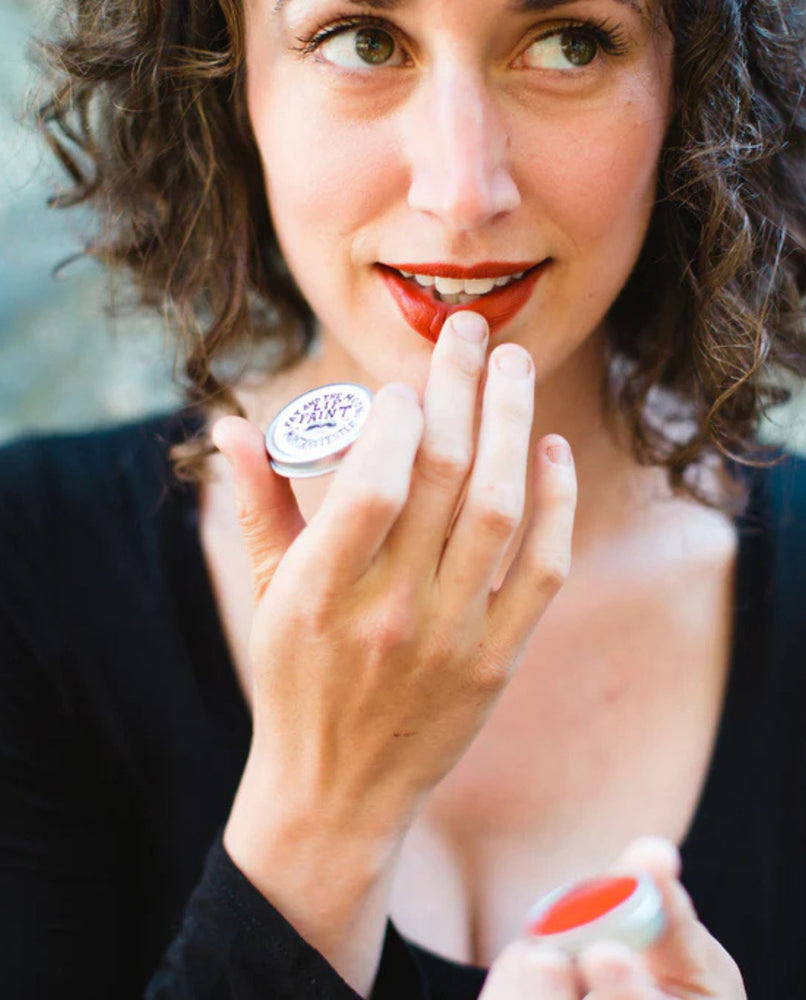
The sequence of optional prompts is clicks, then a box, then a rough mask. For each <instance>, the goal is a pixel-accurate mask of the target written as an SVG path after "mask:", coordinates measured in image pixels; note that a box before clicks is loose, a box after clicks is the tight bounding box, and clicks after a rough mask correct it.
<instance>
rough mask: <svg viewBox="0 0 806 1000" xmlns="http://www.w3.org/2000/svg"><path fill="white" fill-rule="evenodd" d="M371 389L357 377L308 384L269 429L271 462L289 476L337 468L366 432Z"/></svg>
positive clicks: (283, 409) (321, 473) (273, 466)
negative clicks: (328, 383)
mask: <svg viewBox="0 0 806 1000" xmlns="http://www.w3.org/2000/svg"><path fill="white" fill-rule="evenodd" d="M371 403H372V393H371V392H370V390H369V389H368V388H367V387H366V386H365V385H359V384H358V383H355V382H334V383H332V384H331V385H320V386H319V387H318V388H316V389H309V390H308V392H304V393H303V394H302V395H301V396H297V398H296V399H292V400H291V402H290V403H288V405H287V406H284V407H283V408H282V410H280V412H279V413H278V414H277V416H276V417H275V418H274V419H273V420H272V422H271V424H270V425H269V429H268V430H267V431H266V450H267V451H268V453H269V460H270V462H271V467H272V468H273V469H274V471H275V472H277V473H279V474H280V475H281V476H287V477H288V478H289V479H306V478H309V477H311V476H322V475H324V474H325V473H326V472H332V471H333V469H335V468H336V466H337V465H338V464H339V462H340V461H341V460H342V458H343V457H344V455H345V454H346V452H347V451H348V450H349V448H350V445H352V444H353V442H354V441H355V439H356V438H357V437H358V435H359V434H360V433H361V428H362V427H363V426H364V421H365V420H366V419H367V415H368V414H369V408H370V405H371Z"/></svg>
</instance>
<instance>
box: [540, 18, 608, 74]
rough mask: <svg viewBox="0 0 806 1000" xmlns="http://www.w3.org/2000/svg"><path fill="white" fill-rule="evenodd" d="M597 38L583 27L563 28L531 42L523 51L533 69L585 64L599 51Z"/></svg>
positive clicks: (561, 67) (564, 67)
mask: <svg viewBox="0 0 806 1000" xmlns="http://www.w3.org/2000/svg"><path fill="white" fill-rule="evenodd" d="M599 48H600V44H599V41H598V39H596V38H595V37H594V35H593V34H592V33H591V32H590V31H586V30H585V29H583V28H563V29H562V30H560V31H555V32H553V33H552V34H550V35H544V36H543V38H538V39H537V41H535V42H533V43H532V44H531V45H530V46H529V48H528V49H527V50H526V52H525V53H524V61H525V62H526V65H527V66H529V67H531V68H533V69H560V70H567V69H569V67H573V66H577V67H582V66H587V65H589V64H590V63H592V62H593V60H594V59H595V58H596V56H597V55H598V53H599Z"/></svg>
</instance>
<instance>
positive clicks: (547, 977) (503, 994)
mask: <svg viewBox="0 0 806 1000" xmlns="http://www.w3.org/2000/svg"><path fill="white" fill-rule="evenodd" d="M618 867H619V868H620V869H621V870H627V871H629V870H633V871H648V872H650V873H651V875H652V877H653V878H654V880H655V883H656V885H657V886H658V888H659V889H660V892H661V896H662V898H663V906H664V911H665V914H666V920H667V928H666V931H665V933H664V934H663V935H662V936H661V937H660V938H659V939H658V940H657V941H656V942H655V943H654V944H652V945H651V946H650V947H649V948H647V949H646V951H645V952H644V953H638V952H635V951H632V950H631V949H630V948H627V947H625V946H624V945H622V944H620V943H619V942H616V941H598V942H596V943H595V944H591V945H589V946H588V947H587V948H586V949H585V950H584V951H583V952H582V953H581V954H580V955H579V956H578V958H576V959H571V958H569V957H568V956H567V955H564V954H563V953H562V952H560V951H559V950H557V949H556V948H552V947H550V946H548V945H546V944H543V943H538V942H537V941H536V940H535V941H526V940H521V941H517V942H514V943H513V944H511V945H510V946H508V947H507V948H506V949H505V950H504V951H503V952H502V954H501V956H500V957H499V958H498V959H497V960H496V962H495V963H494V965H493V966H492V968H491V969H490V974H489V976H488V977H487V981H486V983H485V985H484V989H483V990H482V992H481V996H480V998H479V1000H525V998H527V997H539V998H540V1000H580V998H582V997H584V998H585V1000H672V998H674V1000H699V998H702V997H704V996H705V997H718V998H719V1000H744V998H745V996H746V994H745V991H744V986H743V984H742V977H741V973H740V972H739V969H738V968H737V967H736V963H735V962H734V961H733V959H732V958H731V957H730V955H728V953H727V952H726V951H725V949H724V948H722V947H720V945H718V944H717V943H716V942H715V941H714V940H713V938H711V937H710V935H709V934H708V932H707V931H706V930H705V928H704V927H703V926H702V924H701V923H699V921H698V920H697V916H696V913H695V912H694V907H693V906H692V904H691V900H690V899H689V897H688V894H687V893H686V891H685V889H683V887H682V886H681V885H680V883H679V881H678V876H679V874H680V856H679V854H678V852H677V849H676V848H675V847H674V845H673V844H670V843H669V842H668V841H666V840H662V839H661V838H658V837H643V838H641V839H640V840H636V841H634V842H633V843H632V844H630V845H629V846H628V847H627V849H626V850H625V851H624V852H623V854H622V856H621V857H620V858H619V862H618Z"/></svg>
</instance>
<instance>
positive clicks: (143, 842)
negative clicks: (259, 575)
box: [0, 415, 806, 1000]
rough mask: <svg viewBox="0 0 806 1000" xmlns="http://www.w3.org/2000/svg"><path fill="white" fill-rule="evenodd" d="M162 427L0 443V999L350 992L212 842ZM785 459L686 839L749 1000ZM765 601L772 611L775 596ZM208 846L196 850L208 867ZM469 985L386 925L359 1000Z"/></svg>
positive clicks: (772, 749) (777, 976)
mask: <svg viewBox="0 0 806 1000" xmlns="http://www.w3.org/2000/svg"><path fill="white" fill-rule="evenodd" d="M184 429H185V428H184V424H183V419H182V418H181V417H180V416H178V415H174V416H171V417H169V418H159V419H156V420H152V421H149V422H147V423H145V424H141V425H134V426H128V427H123V428H118V429H114V430H111V431H105V432H102V433H94V434H87V435H81V436H72V437H62V438H59V437H51V438H47V439H42V440H38V441H28V442H20V443H17V444H14V445H11V446H8V447H6V448H5V449H3V450H2V451H0V910H1V911H2V917H0V995H2V997H8V998H9V1000H33V998H36V1000H45V998H48V1000H51V998H58V1000H72V998H75V1000H79V998H80V1000H94V998H103V1000H131V998H140V1000H142V998H143V997H144V996H145V997H148V998H149V1000H156V998H160V1000H168V998H170V1000H179V998H183V1000H191V998H192V1000H202V998H204V1000H224V998H239V1000H258V998H262V1000H266V998H269V997H271V998H274V1000H276V998H286V997H287V998H294V1000H308V998H345V1000H347V998H349V1000H355V998H356V994H355V993H353V991H352V990H351V989H350V988H349V987H348V986H347V985H346V984H345V983H344V982H343V981H342V980H341V979H340V977H339V976H338V975H337V974H336V973H335V972H334V971H333V969H331V968H330V966H329V965H327V963H326V962H325V961H324V959H322V957H321V956H320V955H318V954H317V953H316V952H315V951H314V950H313V949H312V948H310V947H309V946H308V945H307V944H306V943H305V942H304V941H303V940H302V939H301V938H299V936H298V935H297V934H296V932H295V931H294V930H293V929H292V928H291V927H290V926H289V925H288V924H287V923H286V922H285V920H284V919H283V917H282V916H281V915H280V914H279V913H278V912H277V911H275V910H274V909H273V908H272V906H271V905H270V904H269V903H268V902H267V901H266V900H265V899H264V898H263V897H262V896H261V895H260V894H259V893H258V892H257V891H256V890H255V889H254V887H253V886H252V885H251V884H250V883H249V882H248V881H247V880H246V879H245V878H244V877H243V876H242V875H241V874H240V872H239V871H238V869H237V868H236V867H235V866H234V865H233V864H232V862H231V861H230V860H229V858H228V856H227V854H226V852H225V851H224V849H223V847H222V846H221V842H220V829H221V827H222V825H223V823H224V821H225V819H226V817H227V814H228V812H229V808H230V803H231V800H232V797H233V794H234V791H235V788H236V786H237V782H238V780H239V777H240V774H241V771H242V768H243V765H244V763H245V759H246V754H247V750H248V746H249V740H250V719H249V715H248V712H247V708H246V706H245V704H244V701H243V699H242V697H241V694H240V692H239V689H238V686H237V682H236V678H235V673H234V668H233V665H232V663H231V660H230V657H229V653H228V650H227V647H226V645H225V641H224V638H223V633H222V630H221V626H220V622H219V619H218V614H217V610H216V607H215V604H214V600H213V596H212V591H211V587H210V583H209V579H208V576H207V572H206V567H205V564H204V561H203V556H202V552H201V547H200V543H199V535H198V524H197V510H196V504H195V492H194V490H193V489H192V488H190V487H187V486H180V485H178V484H176V483H174V482H173V481H172V479H171V476H170V473H169V465H168V459H167V454H166V452H167V443H168V442H170V441H172V440H178V439H179V438H180V437H181V436H182V434H183V433H184ZM798 511H799V512H800V513H801V515H802V514H803V512H804V511H806V463H802V462H800V461H798V460H794V459H787V460H786V461H785V463H784V464H783V465H781V466H779V467H777V468H775V469H774V470H771V471H770V470H766V471H763V472H761V473H757V474H754V475H753V487H752V493H751V505H750V509H749V511H748V513H747V514H746V515H745V516H744V517H743V518H742V519H741V520H740V524H739V527H740V547H739V560H738V568H737V577H736V590H735V593H736V613H735V626H734V651H733V658H732V663H731V671H730V677H729V684H728V688H727V694H726V700H725V705H724V709H723V716H722V720H721V725H720V728H719V732H718V738H717V743H716V747H715V752H714V756H713V759H712V762H711V767H710V771H709V773H708V777H707V780H706V784H705V788H704V791H703V793H702V798H701V801H700V802H699V805H698V808H697V810H696V814H695V817H694V821H693V824H692V827H691V829H690V831H689V833H688V836H687V837H686V840H685V842H684V844H683V845H682V853H683V865H684V870H683V881H684V882H685V884H686V886H687V888H688V889H689V891H690V892H691V894H692V896H693V898H694V902H695V905H696V906H697V909H698V912H699V914H700V917H701V919H702V920H703V922H704V923H705V924H706V926H707V927H708V928H709V930H710V931H711V932H712V933H713V934H714V935H715V936H716V937H717V938H718V939H719V940H720V941H721V942H722V943H723V944H724V945H725V947H726V948H727V949H728V951H729V952H730V953H731V954H732V955H733V956H734V958H735V959H736V960H737V961H738V963H739V966H740V968H741V969H742V972H743V974H744V976H745V981H746V984H747V988H748V994H749V996H750V998H751V1000H762V998H770V1000H773V998H774V1000H792V998H794V997H800V996H803V994H804V985H803V984H804V982H806V908H805V907H804V906H803V900H804V898H806V878H805V877H804V876H805V874H806V873H804V850H803V848H804V842H805V841H804V807H805V806H806V794H805V792H806V789H804V781H803V774H804V769H803V763H804V762H803V748H804V745H806V740H804V735H803V729H804V725H803V718H804V711H803V705H804V702H805V701H806V678H804V673H803V669H802V664H803V659H804V648H806V642H805V641H806V624H804V617H806V616H804V615H803V614H802V613H801V608H800V600H801V599H802V595H804V594H806V524H805V523H804V520H803V518H802V516H801V517H800V518H798V517H795V516H794V514H793V512H798ZM773 598H774V601H773ZM205 858H206V862H205ZM482 980H483V973H482V972H481V971H480V970H477V969H473V968H470V967H463V966H459V965H456V964H454V963H450V962H447V961H444V960H442V959H440V958H438V957H436V956H434V955H431V954H430V953H427V952H425V951H423V950H422V949H420V948H417V947H415V946H412V945H409V944H407V943H406V942H404V941H403V940H402V939H401V938H400V936H399V935H398V934H397V932H396V931H395V930H394V928H393V927H392V925H390V926H389V929H388V933H387V938H386V944H385V948H384V954H383V959H382V963H381V971H380V973H379V978H378V981H377V983H376V986H375V990H374V994H373V996H374V997H376V998H378V1000H390V998H393V997H398V996H399V997H401V998H402V997H405V998H406V1000H419V998H426V997H430V998H432V1000H437V998H440V1000H454V998H455V1000H459V998H462V1000H469V998H471V997H475V996H476V995H477V993H478V991H479V989H480V986H481V982H482Z"/></svg>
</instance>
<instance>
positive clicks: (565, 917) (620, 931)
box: [526, 874, 666, 955]
mask: <svg viewBox="0 0 806 1000" xmlns="http://www.w3.org/2000/svg"><path fill="white" fill-rule="evenodd" d="M665 926H666V917H665V914H664V912H663V900H662V898H661V894H660V890H659V889H658V887H657V886H656V885H655V883H654V882H653V880H652V879H651V878H650V876H649V875H632V874H630V875H628V874H613V875H603V876H598V877H595V878H590V879H583V880H581V881H579V882H571V883H568V884H567V885H563V886H560V888H559V889H555V890H554V891H553V892H550V893H549V894H548V895H547V896H544V897H543V898H542V899H540V900H538V902H537V903H535V905H534V906H533V907H532V908H531V910H529V913H528V914H527V916H526V932H527V934H529V935H530V936H531V937H535V938H537V939H539V940H540V941H544V942H545V943H546V944H552V945H555V946H556V947H558V948H560V949H561V950H562V951H564V952H566V954H568V955H576V954H578V953H579V952H580V951H582V949H583V948H586V947H587V946H588V945H589V944H592V943H593V942H594V941H600V940H608V941H620V942H621V943H622V944H625V945H627V946H628V947H630V948H635V949H636V950H638V951H640V950H641V949H643V948H647V947H649V945H650V944H652V942H653V941H655V940H656V939H657V938H658V937H660V935H661V933H662V932H663V929H664V927H665Z"/></svg>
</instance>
